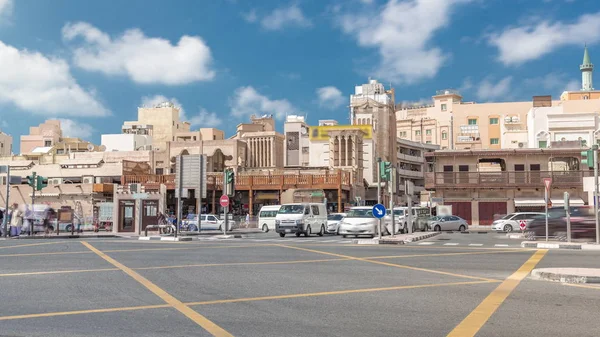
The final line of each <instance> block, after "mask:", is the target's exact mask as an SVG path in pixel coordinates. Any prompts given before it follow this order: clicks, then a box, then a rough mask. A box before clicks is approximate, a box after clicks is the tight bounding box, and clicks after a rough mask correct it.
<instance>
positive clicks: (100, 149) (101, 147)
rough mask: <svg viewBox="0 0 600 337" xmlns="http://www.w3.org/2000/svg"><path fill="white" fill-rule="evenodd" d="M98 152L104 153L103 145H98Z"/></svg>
mask: <svg viewBox="0 0 600 337" xmlns="http://www.w3.org/2000/svg"><path fill="white" fill-rule="evenodd" d="M98 150H99V151H101V152H104V151H106V146H104V145H100V147H99V148H98Z"/></svg>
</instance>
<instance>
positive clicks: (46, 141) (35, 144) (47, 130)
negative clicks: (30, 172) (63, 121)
mask: <svg viewBox="0 0 600 337" xmlns="http://www.w3.org/2000/svg"><path fill="white" fill-rule="evenodd" d="M61 138H62V130H61V128H60V121H58V120H47V121H45V122H44V123H42V124H40V125H38V126H32V127H30V128H29V134H28V135H23V136H21V145H20V147H19V149H20V151H21V153H31V152H33V150H34V149H35V148H41V147H52V146H53V145H54V144H56V143H58V142H59V141H60V139H61Z"/></svg>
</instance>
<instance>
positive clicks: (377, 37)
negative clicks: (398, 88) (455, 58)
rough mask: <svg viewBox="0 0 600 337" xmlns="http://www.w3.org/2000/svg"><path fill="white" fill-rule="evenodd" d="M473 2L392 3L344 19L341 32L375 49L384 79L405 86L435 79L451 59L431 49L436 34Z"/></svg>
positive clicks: (421, 0) (426, 0) (378, 71)
mask: <svg viewBox="0 0 600 337" xmlns="http://www.w3.org/2000/svg"><path fill="white" fill-rule="evenodd" d="M471 1H472V0H406V1H400V0H389V1H388V2H387V4H386V5H385V6H382V7H375V6H370V7H368V8H365V9H361V11H359V12H358V14H356V13H357V11H356V10H355V9H354V8H352V12H353V13H352V14H345V15H341V16H340V17H339V18H338V19H339V24H340V26H341V28H342V30H343V31H344V32H345V33H347V34H351V35H354V37H355V38H356V40H357V41H358V44H359V45H360V46H362V47H368V48H376V49H377V50H378V51H379V54H380V57H381V60H380V64H379V66H378V67H377V69H376V70H375V72H376V75H377V76H379V77H382V78H386V79H391V80H396V81H399V82H404V83H413V82H416V81H418V80H422V79H427V78H432V77H434V76H435V75H436V74H437V72H438V70H439V69H440V68H441V67H442V66H443V63H444V61H446V60H447V59H448V56H447V55H446V54H445V53H444V52H443V51H442V50H441V49H440V48H438V47H434V46H432V45H431V42H432V39H433V37H434V35H435V33H436V32H437V31H438V30H440V29H441V28H443V27H446V26H447V25H448V24H449V21H450V19H451V18H452V13H453V12H454V11H456V10H457V9H458V8H459V7H458V5H459V4H463V3H468V2H471Z"/></svg>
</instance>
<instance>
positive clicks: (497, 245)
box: [494, 244, 508, 247]
mask: <svg viewBox="0 0 600 337" xmlns="http://www.w3.org/2000/svg"><path fill="white" fill-rule="evenodd" d="M494 247H508V245H503V244H495V245H494Z"/></svg>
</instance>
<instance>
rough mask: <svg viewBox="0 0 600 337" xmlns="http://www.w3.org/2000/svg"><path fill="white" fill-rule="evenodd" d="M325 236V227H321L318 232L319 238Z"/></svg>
mask: <svg viewBox="0 0 600 337" xmlns="http://www.w3.org/2000/svg"><path fill="white" fill-rule="evenodd" d="M323 234H325V226H323V225H321V230H320V231H319V234H318V235H319V236H323Z"/></svg>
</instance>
